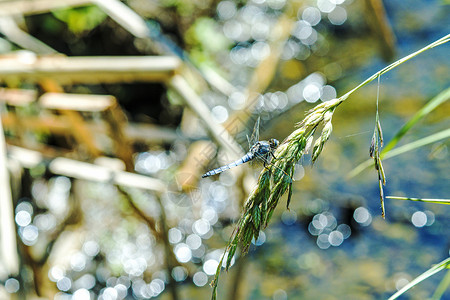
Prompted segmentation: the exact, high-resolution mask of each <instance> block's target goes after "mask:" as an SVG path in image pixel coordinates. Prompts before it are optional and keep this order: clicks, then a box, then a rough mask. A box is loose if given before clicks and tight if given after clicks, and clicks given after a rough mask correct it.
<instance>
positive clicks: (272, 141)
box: [269, 139, 280, 148]
mask: <svg viewBox="0 0 450 300" xmlns="http://www.w3.org/2000/svg"><path fill="white" fill-rule="evenodd" d="M269 143H270V147H271V148H276V147H278V145H279V144H280V142H279V141H278V140H277V139H270V141H269Z"/></svg>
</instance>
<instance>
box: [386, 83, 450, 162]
mask: <svg viewBox="0 0 450 300" xmlns="http://www.w3.org/2000/svg"><path fill="white" fill-rule="evenodd" d="M448 99H450V87H449V88H447V89H446V90H443V91H442V92H441V93H439V94H438V95H437V96H435V97H434V98H433V99H431V100H430V101H428V102H427V104H425V106H423V107H422V108H421V109H420V110H419V111H418V112H416V113H415V114H414V116H412V118H411V119H409V121H408V122H407V123H406V124H405V125H403V127H402V128H400V130H399V131H398V132H397V133H396V134H395V136H394V137H393V138H392V140H390V141H389V143H388V144H387V145H386V146H385V147H384V149H383V151H381V153H382V154H383V153H387V152H389V151H390V150H391V149H392V148H394V147H395V146H396V145H397V144H398V142H399V141H400V140H401V138H402V137H403V136H404V135H405V134H406V133H407V132H408V130H410V129H411V127H413V126H414V125H415V124H416V123H417V122H419V121H420V120H422V119H423V118H424V117H425V116H426V115H428V114H429V113H430V112H432V111H433V110H434V109H435V108H436V107H438V106H439V105H441V104H442V103H444V102H445V101H447V100H448Z"/></svg>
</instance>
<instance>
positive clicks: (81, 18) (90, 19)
mask: <svg viewBox="0 0 450 300" xmlns="http://www.w3.org/2000/svg"><path fill="white" fill-rule="evenodd" d="M52 14H53V15H54V16H55V18H57V19H58V20H60V21H62V22H64V23H66V24H67V27H68V29H69V30H70V31H71V32H72V33H74V34H76V35H80V34H82V33H88V32H89V31H91V30H93V29H94V28H95V27H97V26H98V25H99V24H101V23H102V22H104V20H105V19H106V17H107V15H106V14H105V13H104V12H103V11H102V10H101V9H99V8H98V7H97V6H86V7H77V8H66V9H60V10H55V11H53V12H52ZM49 27H53V26H49Z"/></svg>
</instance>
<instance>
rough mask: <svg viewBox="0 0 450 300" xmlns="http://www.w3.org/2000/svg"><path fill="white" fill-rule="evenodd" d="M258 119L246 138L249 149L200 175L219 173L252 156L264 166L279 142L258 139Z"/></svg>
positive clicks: (240, 163) (207, 175) (242, 162)
mask: <svg viewBox="0 0 450 300" xmlns="http://www.w3.org/2000/svg"><path fill="white" fill-rule="evenodd" d="M259 119H260V118H258V120H256V124H255V127H254V128H253V133H252V137H251V138H250V139H249V138H248V136H247V140H248V142H249V145H250V150H249V151H248V152H247V153H246V154H245V155H244V156H242V157H241V158H239V159H238V160H236V161H234V162H232V163H229V164H227V165H225V166H222V167H219V168H217V169H214V170H211V171H208V172H206V173H205V174H203V175H202V178H205V177H209V176H213V175H217V174H220V173H222V172H224V171H226V170H229V169H231V168H234V167H237V166H239V165H242V164H244V163H246V162H249V161H251V160H253V159H254V158H259V159H261V160H262V161H263V162H264V166H266V164H268V163H269V161H270V159H271V158H272V157H273V158H275V156H274V154H273V153H274V152H275V150H276V149H277V147H278V145H279V143H280V142H278V140H277V139H270V140H268V141H259Z"/></svg>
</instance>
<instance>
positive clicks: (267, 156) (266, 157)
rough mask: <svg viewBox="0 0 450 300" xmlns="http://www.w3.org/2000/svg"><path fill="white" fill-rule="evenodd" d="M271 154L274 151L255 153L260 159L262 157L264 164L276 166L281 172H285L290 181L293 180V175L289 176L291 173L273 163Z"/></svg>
mask: <svg viewBox="0 0 450 300" xmlns="http://www.w3.org/2000/svg"><path fill="white" fill-rule="evenodd" d="M271 154H273V153H272V152H269V153H267V154H265V155H263V154H259V153H255V157H257V158H258V159H261V160H262V161H263V162H264V165H270V166H272V167H275V168H276V169H278V170H280V171H281V172H283V173H284V176H287V178H288V179H289V182H292V178H291V176H289V174H287V173H286V172H285V171H284V170H283V169H281V168H279V167H277V166H276V165H274V164H272V162H271V160H272V157H271Z"/></svg>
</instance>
